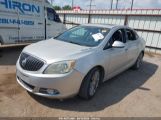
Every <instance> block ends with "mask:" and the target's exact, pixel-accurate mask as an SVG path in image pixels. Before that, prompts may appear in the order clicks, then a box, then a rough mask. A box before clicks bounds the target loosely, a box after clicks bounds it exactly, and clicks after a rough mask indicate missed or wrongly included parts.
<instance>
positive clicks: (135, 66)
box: [132, 52, 144, 70]
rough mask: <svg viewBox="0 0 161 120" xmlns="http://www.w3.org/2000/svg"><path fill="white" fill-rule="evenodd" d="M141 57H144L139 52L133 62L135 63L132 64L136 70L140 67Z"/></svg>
mask: <svg viewBox="0 0 161 120" xmlns="http://www.w3.org/2000/svg"><path fill="white" fill-rule="evenodd" d="M143 57H144V53H143V52H141V53H140V54H139V56H138V58H137V60H136V62H135V64H134V65H133V66H132V69H134V70H138V69H139V68H140V66H141V65H142V62H143Z"/></svg>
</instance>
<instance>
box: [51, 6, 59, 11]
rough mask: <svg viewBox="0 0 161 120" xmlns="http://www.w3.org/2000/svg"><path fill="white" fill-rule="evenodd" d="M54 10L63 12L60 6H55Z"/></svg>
mask: <svg viewBox="0 0 161 120" xmlns="http://www.w3.org/2000/svg"><path fill="white" fill-rule="evenodd" d="M53 8H54V10H61V7H60V6H53Z"/></svg>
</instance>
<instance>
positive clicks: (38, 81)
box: [16, 64, 84, 99]
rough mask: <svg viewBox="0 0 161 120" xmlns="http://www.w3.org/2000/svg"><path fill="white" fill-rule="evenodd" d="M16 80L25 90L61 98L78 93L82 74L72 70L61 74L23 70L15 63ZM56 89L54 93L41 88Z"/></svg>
mask: <svg viewBox="0 0 161 120" xmlns="http://www.w3.org/2000/svg"><path fill="white" fill-rule="evenodd" d="M16 77H17V82H18V83H19V84H20V85H21V86H22V87H23V88H24V89H26V90H27V91H29V92H31V93H33V94H36V95H39V96H43V97H48V98H56V99H63V98H68V97H71V96H74V95H76V94H78V92H79V89H80V86H81V83H82V80H83V78H84V76H83V74H81V73H80V72H78V71H77V70H73V71H71V72H70V73H68V74H63V75H46V74H42V73H37V74H36V73H31V72H29V71H25V70H23V69H22V68H21V67H20V66H19V64H17V72H16ZM44 89H52V90H57V91H58V93H56V94H49V93H44V92H42V90H44Z"/></svg>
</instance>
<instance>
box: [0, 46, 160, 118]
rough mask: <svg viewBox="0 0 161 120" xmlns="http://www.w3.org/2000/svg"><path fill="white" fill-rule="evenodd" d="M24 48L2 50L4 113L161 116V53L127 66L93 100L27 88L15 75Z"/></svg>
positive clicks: (0, 112) (1, 112)
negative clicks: (61, 97) (40, 94)
mask: <svg viewBox="0 0 161 120" xmlns="http://www.w3.org/2000/svg"><path fill="white" fill-rule="evenodd" d="M21 50H22V47H19V48H10V49H7V48H5V49H3V50H2V51H0V96H1V97H0V117H26V116H28V117H161V57H160V56H157V55H152V54H146V55H145V57H144V63H143V65H142V67H141V69H139V70H138V71H133V70H127V71H125V72H123V73H121V74H120V75H118V76H116V77H114V78H113V79H111V80H109V81H107V82H106V83H104V84H103V85H101V87H100V89H99V90H98V92H97V94H96V96H95V97H94V98H93V99H92V100H89V101H85V100H82V99H80V98H79V97H74V98H71V99H67V100H64V101H59V100H52V99H46V98H42V97H38V96H35V95H32V94H29V93H28V92H26V91H25V90H24V89H23V88H22V87H21V86H20V85H18V84H17V82H16V79H15V63H16V60H17V59H18V56H19V54H20V52H21Z"/></svg>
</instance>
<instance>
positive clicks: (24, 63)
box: [21, 58, 27, 67]
mask: <svg viewBox="0 0 161 120" xmlns="http://www.w3.org/2000/svg"><path fill="white" fill-rule="evenodd" d="M26 62H27V58H25V59H24V60H22V62H21V65H22V66H23V67H25V65H26Z"/></svg>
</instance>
